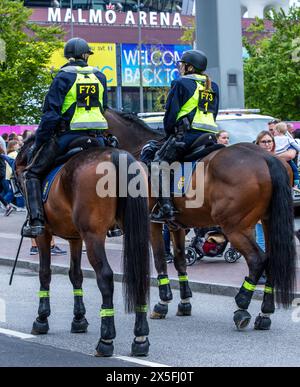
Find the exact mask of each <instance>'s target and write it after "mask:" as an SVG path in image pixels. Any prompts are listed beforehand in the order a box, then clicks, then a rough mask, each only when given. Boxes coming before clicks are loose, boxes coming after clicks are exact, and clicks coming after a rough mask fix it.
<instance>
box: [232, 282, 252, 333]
mask: <svg viewBox="0 0 300 387" xmlns="http://www.w3.org/2000/svg"><path fill="white" fill-rule="evenodd" d="M255 288H256V285H255V284H254V283H253V282H252V281H251V279H250V278H249V277H246V278H245V281H244V283H243V285H242V287H241V289H240V291H239V293H238V294H237V295H236V297H235V302H236V304H237V306H238V307H239V309H238V310H236V311H235V312H234V317H233V321H234V323H235V325H236V327H237V328H238V329H240V330H242V329H245V328H246V327H247V326H248V325H249V323H250V320H251V315H250V313H249V312H248V311H247V309H248V307H249V305H250V302H251V300H252V297H253V293H254V290H255Z"/></svg>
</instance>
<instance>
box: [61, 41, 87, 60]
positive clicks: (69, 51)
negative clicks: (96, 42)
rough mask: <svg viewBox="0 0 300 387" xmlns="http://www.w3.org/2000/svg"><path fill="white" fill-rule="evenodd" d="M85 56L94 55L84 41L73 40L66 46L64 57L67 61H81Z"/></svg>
mask: <svg viewBox="0 0 300 387" xmlns="http://www.w3.org/2000/svg"><path fill="white" fill-rule="evenodd" d="M84 54H90V55H92V54H93V51H92V50H91V48H90V46H89V45H88V44H87V42H86V41H85V40H84V39H81V38H72V39H70V40H68V41H67V43H66V44H65V49H64V56H65V57H66V58H67V59H69V58H74V59H80V58H82V55H84Z"/></svg>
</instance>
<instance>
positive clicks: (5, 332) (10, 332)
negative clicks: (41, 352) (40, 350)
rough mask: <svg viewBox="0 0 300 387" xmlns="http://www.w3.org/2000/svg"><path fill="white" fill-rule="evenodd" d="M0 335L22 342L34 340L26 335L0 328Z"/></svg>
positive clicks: (31, 336)
mask: <svg viewBox="0 0 300 387" xmlns="http://www.w3.org/2000/svg"><path fill="white" fill-rule="evenodd" d="M0 333H2V334H3V335H6V336H13V337H18V338H19V339H23V340H26V339H33V338H35V336H33V335H28V334H27V333H22V332H17V331H12V330H10V329H4V328H0Z"/></svg>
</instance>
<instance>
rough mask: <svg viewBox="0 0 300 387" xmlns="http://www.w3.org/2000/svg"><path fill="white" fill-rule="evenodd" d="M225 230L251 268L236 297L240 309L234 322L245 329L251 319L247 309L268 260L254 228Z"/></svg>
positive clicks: (239, 327)
mask: <svg viewBox="0 0 300 387" xmlns="http://www.w3.org/2000/svg"><path fill="white" fill-rule="evenodd" d="M224 232H225V234H226V236H227V238H228V239H229V241H230V242H231V244H232V245H233V246H234V247H235V248H236V249H237V250H239V252H240V253H241V254H242V255H243V256H244V257H245V259H246V262H247V265H248V268H249V276H248V277H246V278H245V281H244V283H243V285H242V287H241V288H240V291H239V293H238V294H237V295H236V297H235V302H236V304H237V306H238V308H239V309H238V310H237V311H236V312H235V313H234V322H235V324H236V327H237V328H238V329H244V328H246V327H247V326H248V325H249V323H250V320H251V315H250V313H249V312H248V311H247V309H248V308H249V305H250V303H251V300H252V297H253V293H254V291H255V288H256V284H257V282H258V280H259V278H260V277H261V275H262V273H263V271H264V269H265V263H266V260H265V256H264V254H263V251H262V250H260V248H259V246H258V245H257V244H256V242H255V239H254V235H253V230H251V229H247V230H245V231H243V232H233V233H226V230H225V229H224Z"/></svg>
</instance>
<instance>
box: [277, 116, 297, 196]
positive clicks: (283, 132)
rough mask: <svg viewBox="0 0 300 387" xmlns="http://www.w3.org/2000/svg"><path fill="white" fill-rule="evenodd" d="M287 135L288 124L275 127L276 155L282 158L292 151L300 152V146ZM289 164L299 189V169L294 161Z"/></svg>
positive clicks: (282, 123) (295, 185) (281, 123)
mask: <svg viewBox="0 0 300 387" xmlns="http://www.w3.org/2000/svg"><path fill="white" fill-rule="evenodd" d="M287 133H288V128H287V124H286V123H284V122H280V123H279V124H277V125H276V126H275V129H274V136H275V138H274V139H275V153H276V155H278V156H280V155H281V154H283V153H285V152H286V151H288V150H290V149H292V150H295V151H297V152H299V151H300V144H299V143H298V142H297V141H296V140H295V139H294V138H293V137H291V136H290V135H287ZM288 163H289V164H290V166H291V168H292V170H293V174H294V187H296V188H299V186H300V178H299V171H298V167H297V165H296V164H295V163H294V161H293V160H289V161H288Z"/></svg>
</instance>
